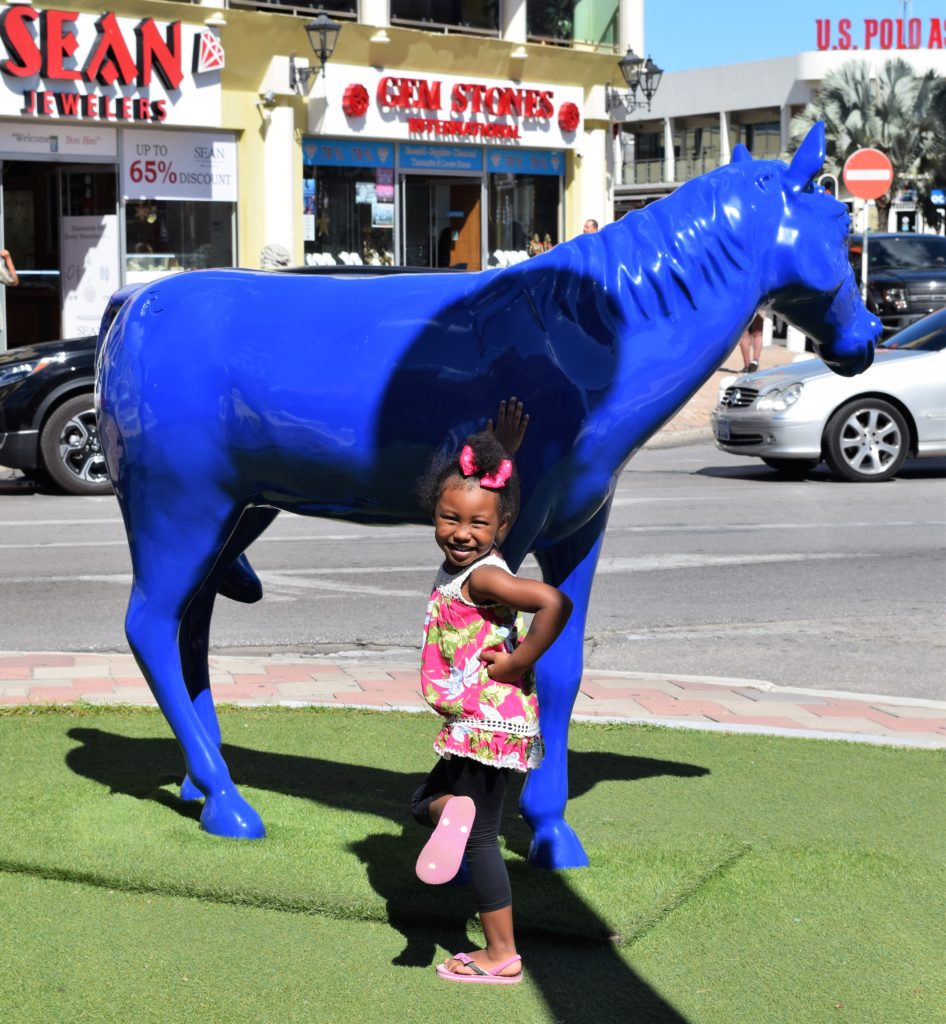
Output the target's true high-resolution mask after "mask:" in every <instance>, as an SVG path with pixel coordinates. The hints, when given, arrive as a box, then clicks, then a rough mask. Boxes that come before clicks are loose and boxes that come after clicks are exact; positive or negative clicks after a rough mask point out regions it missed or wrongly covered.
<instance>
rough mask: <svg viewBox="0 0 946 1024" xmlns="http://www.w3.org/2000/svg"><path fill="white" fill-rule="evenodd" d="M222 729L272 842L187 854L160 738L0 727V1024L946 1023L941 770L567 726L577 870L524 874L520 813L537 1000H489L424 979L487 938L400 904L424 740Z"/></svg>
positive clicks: (269, 723)
mask: <svg viewBox="0 0 946 1024" xmlns="http://www.w3.org/2000/svg"><path fill="white" fill-rule="evenodd" d="M221 721H222V726H223V732H224V741H225V755H226V757H227V760H228V763H229V765H230V767H231V771H232V774H233V776H234V778H235V780H236V781H237V782H238V784H239V785H240V786H241V790H242V792H243V793H244V795H245V796H246V797H247V798H248V799H249V800H250V801H251V802H252V803H253V804H254V806H255V807H256V808H257V809H258V810H259V811H260V812H261V814H262V815H263V818H264V820H265V821H266V824H267V829H268V837H267V839H266V840H264V841H262V842H236V841H232V840H221V839H217V838H214V837H211V836H208V835H206V834H204V833H202V832H201V831H200V829H199V827H198V824H197V816H198V814H199V805H189V804H184V803H182V802H181V801H180V800H179V799H178V798H177V795H176V794H177V783H178V782H179V778H180V774H181V760H180V754H179V752H178V750H177V747H176V745H175V743H174V742H173V740H172V739H171V738H170V737H169V734H168V731H167V726H166V724H165V722H164V720H163V719H162V718H161V716H160V715H159V714H157V713H156V712H148V711H126V712H123V711H120V710H109V711H100V710H98V709H95V710H91V709H90V710H87V711H83V712H74V711H67V710H55V711H52V710H51V711H42V712H26V713H23V712H19V713H8V714H2V715H0V886H2V889H3V892H2V893H0V901H2V902H0V964H2V965H3V969H2V970H0V1019H2V1020H3V1021H4V1022H6V1021H10V1022H19V1021H23V1022H27V1021H29V1022H32V1021H44V1022H45V1021H59V1020H72V1019H76V1020H90V1021H112V1020H115V1021H119V1020H122V1021H135V1022H137V1021H151V1020H154V1021H168V1022H172V1021H178V1020H180V1021H198V1020H199V1021H218V1020H219V1021H221V1022H223V1021H227V1022H230V1021H234V1022H242V1021H253V1022H261V1021H269V1020H272V1021H280V1022H283V1021H295V1020H300V1021H301V1020H306V1021H323V1020H324V1021H333V1022H334V1021H339V1022H342V1024H346V1022H348V1021H352V1022H354V1021H365V1020H368V1021H388V1020H391V1021H398V1022H400V1021H404V1022H411V1021H415V1020H416V1021H431V1022H433V1021H439V1020H441V1019H449V1016H451V1015H453V1014H455V1013H467V1012H475V1013H477V1014H480V1013H487V1014H490V1015H495V1014H497V1013H498V1014H501V1015H502V1016H503V1017H508V1016H509V1015H510V1012H512V1008H514V1009H515V1013H516V1015H517V1016H519V1017H520V1018H521V1019H522V1020H524V1021H568V1022H571V1021H575V1022H578V1021H586V1020H592V1019H593V1020H596V1021H603V1022H604V1021H611V1020H614V1021H617V1020H628V1021H639V1022H642V1024H646V1022H650V1021H652V1022H658V1024H683V1022H692V1024H698V1022H699V1024H703V1022H706V1024H710V1022H712V1024H717V1022H718V1024H740V1022H746V1024H768V1022H773V1024H774V1022H786V1024H789V1022H790V1024H796V1022H797V1024H808V1022H812V1024H815V1022H820V1021H823V1020H844V1021H857V1022H861V1021H863V1022H870V1024H872V1022H874V1021H876V1022H878V1024H881V1022H882V1024H895V1022H901V1021H902V1022H903V1024H924V1022H925V1021H931V1022H932V1021H934V1020H939V1019H940V1013H941V1010H942V998H943V986H942V979H943V959H942V954H941V952H940V949H941V947H942V915H943V909H944V901H943V893H944V891H946V888H944V880H946V879H944V871H943V845H944V844H943V840H944V813H943V811H944V805H943V797H942V792H943V787H942V783H943V781H944V774H946V772H944V766H946V757H944V755H943V753H942V752H938V751H924V750H904V749H896V748H888V747H875V746H868V745H866V744H847V743H835V742H824V741H806V740H798V739H781V738H774V737H762V736H746V735H727V734H720V733H703V732H691V731H677V730H665V729H656V728H643V727H630V726H614V725H612V726H607V725H576V726H574V727H573V729H572V733H571V747H572V753H571V760H570V780H571V788H572V799H571V801H570V804H569V811H568V817H569V821H570V822H571V823H572V825H573V826H574V827H575V828H576V829H577V831H578V832H579V834H580V835H581V837H582V840H583V842H584V844H585V847H586V849H587V850H588V852H589V855H590V857H591V860H592V866H591V868H590V869H587V870H583V871H569V872H545V871H536V870H533V869H531V868H529V867H528V865H527V864H526V863H525V860H524V856H525V854H526V852H527V849H528V842H529V832H528V829H527V828H526V827H525V825H524V824H523V823H522V822H521V820H520V819H519V818H518V816H517V815H516V809H515V798H514V795H513V796H512V797H511V798H510V800H509V801H508V806H507V816H506V821H505V823H504V845H505V850H506V857H507V862H508V864H509V868H510V874H511V877H512V883H513V894H514V900H515V910H516V919H517V926H518V929H519V941H520V946H521V947H522V949H521V951H522V952H523V955H524V957H525V958H526V961H527V973H528V979H527V981H526V982H525V983H524V984H523V985H521V986H518V988H516V989H496V988H486V987H485V986H469V985H463V986H461V985H447V984H445V983H443V982H439V981H438V980H437V979H436V977H435V976H434V975H433V970H432V967H431V964H433V963H435V962H436V961H437V959H438V958H442V956H443V954H444V953H445V952H446V951H448V950H454V949H462V948H470V946H471V944H472V943H474V942H476V941H477V928H476V924H475V918H474V917H473V916H472V914H471V911H472V906H471V894H470V892H469V890H468V889H465V888H460V887H440V888H428V887H425V886H422V885H421V884H420V883H419V882H418V881H417V880H416V878H415V877H414V875H413V862H414V859H415V858H416V855H417V852H418V850H419V847H420V845H421V843H422V842H423V838H424V834H423V832H422V831H421V830H420V829H419V828H417V826H415V825H414V824H413V823H412V822H411V821H410V820H409V818H408V814H407V805H408V802H409V799H410V795H411V793H412V792H413V790H414V789H415V788H416V786H417V785H419V783H420V781H421V779H422V778H423V775H424V774H425V772H426V771H427V770H428V769H429V767H430V766H431V764H432V761H433V753H432V751H431V749H430V743H431V740H432V736H433V732H434V729H433V728H432V726H433V725H434V724H435V723H434V722H433V720H432V719H431V718H430V717H428V716H416V715H405V714H397V713H390V714H375V713H369V712H351V711H338V710H319V709H294V710H286V709H262V708H261V709H224V710H223V711H222V714H221ZM185 978H186V980H184V979H185ZM498 1000H501V1001H502V1007H500V1004H499V1002H498ZM510 1000H514V1001H510ZM591 1006H594V1007H595V1008H596V1009H595V1011H594V1013H591V1011H590V1007H591ZM504 1008H505V1009H504ZM8 1010H9V1011H12V1012H8ZM80 1010H81V1013H80Z"/></svg>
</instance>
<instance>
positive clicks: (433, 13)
mask: <svg viewBox="0 0 946 1024" xmlns="http://www.w3.org/2000/svg"><path fill="white" fill-rule="evenodd" d="M391 22H392V23H393V24H396V23H398V22H405V23H407V24H434V25H448V26H451V27H454V28H471V29H481V30H484V31H494V32H495V31H497V30H498V29H499V3H498V0H391Z"/></svg>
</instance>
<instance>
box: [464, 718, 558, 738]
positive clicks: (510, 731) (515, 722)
mask: <svg viewBox="0 0 946 1024" xmlns="http://www.w3.org/2000/svg"><path fill="white" fill-rule="evenodd" d="M447 725H467V726H469V727H470V728H471V729H478V730H479V731H480V732H504V733H506V734H507V735H509V736H522V737H524V738H525V739H529V737H531V736H538V735H539V723H538V722H527V721H526V720H525V719H524V718H475V717H473V716H472V715H465V716H463V717H459V716H457V715H451V716H450V717H449V718H448V719H447Z"/></svg>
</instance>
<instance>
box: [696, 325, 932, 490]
mask: <svg viewBox="0 0 946 1024" xmlns="http://www.w3.org/2000/svg"><path fill="white" fill-rule="evenodd" d="M712 421H713V431H714V433H715V436H716V444H717V446H718V447H719V448H721V449H722V450H723V451H725V452H731V453H732V454H733V455H749V456H753V457H755V458H760V459H762V461H763V462H764V463H765V464H766V465H767V466H771V467H772V468H773V469H777V470H779V471H780V472H783V473H789V474H795V475H804V474H805V473H808V472H810V471H811V470H812V469H814V468H815V466H817V465H818V464H819V463H820V462H821V461H822V459H823V460H824V461H825V462H827V464H828V466H829V467H830V469H831V472H832V473H833V474H834V476H835V477H836V478H838V479H840V480H862V481H876V480H886V479H888V478H889V477H892V476H893V475H894V474H895V473H896V472H897V470H898V469H899V468H900V467H901V465H902V464H903V461H904V460H905V459H906V458H907V457H908V456H913V457H918V458H924V457H927V456H935V455H946V309H941V310H939V312H937V313H933V314H932V315H931V316H928V317H925V318H924V319H922V320H918V321H916V322H915V323H913V324H911V325H910V326H909V327H907V328H906V329H905V330H903V331H901V332H900V333H899V334H896V335H894V336H893V337H892V338H890V339H888V340H887V341H885V342H883V343H882V344H881V345H880V346H879V347H878V349H877V356H876V359H875V360H874V364H873V366H871V367H870V369H868V370H867V371H865V372H864V373H862V374H860V375H858V376H856V377H840V376H838V375H837V374H836V373H833V372H832V371H831V370H829V369H828V367H827V366H825V364H824V363H823V362H822V361H821V360H820V359H806V360H804V361H803V362H798V363H790V364H789V365H787V366H778V367H773V368H772V369H769V370H761V371H759V372H757V373H749V374H743V375H741V376H739V377H737V378H736V379H735V381H733V382H732V383H731V384H730V385H729V386H727V387H726V388H725V389H724V391H723V394H722V396H721V398H720V401H719V404H718V405H717V407H716V409H715V410H714V411H713V414H712Z"/></svg>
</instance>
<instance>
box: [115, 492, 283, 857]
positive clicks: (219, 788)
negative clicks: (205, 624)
mask: <svg viewBox="0 0 946 1024" xmlns="http://www.w3.org/2000/svg"><path fill="white" fill-rule="evenodd" d="M217 497H218V498H220V497H221V496H220V495H219V492H218V494H217ZM122 501H123V505H124V506H125V507H124V508H123V511H124V512H125V514H126V523H127V524H128V525H129V530H128V533H129V538H130V540H131V555H132V569H133V580H132V588H131V597H130V598H129V601H128V611H127V614H126V616H125V634H126V636H127V637H128V643H129V645H130V646H131V649H132V652H133V653H134V655H135V658H136V660H137V661H138V665H139V666H140V668H141V671H142V673H143V675H144V677H145V679H146V680H147V682H148V685H149V686H150V687H151V692H152V693H153V694H154V697H155V699H156V700H157V702H158V706H159V707H160V708H161V711H162V712H163V713H164V717H165V718H166V719H167V720H168V724H169V725H170V726H171V729H172V731H173V733H174V735H175V737H176V738H177V741H178V743H179V744H180V745H181V749H182V750H183V752H184V760H185V762H186V764H187V774H188V776H189V778H190V779H191V781H192V782H193V783H194V785H195V786H196V788H197V789H198V790H199V791H200V793H201V794H202V795H203V796H204V797H205V801H204V809H203V811H202V812H201V816H200V823H201V826H202V827H203V828H204V829H205V830H206V831H207V832H210V833H211V834H213V835H220V836H232V837H235V838H245V839H257V838H260V837H262V836H264V835H265V834H266V830H265V828H264V827H263V822H262V819H261V818H260V816H259V815H258V814H257V813H256V811H255V810H254V809H253V808H252V807H251V806H250V805H249V804H248V803H247V802H246V801H245V800H244V799H243V797H242V796H240V793H239V792H238V790H237V788H236V786H235V785H234V784H233V781H232V780H231V778H230V773H229V772H228V771H227V766H226V764H225V763H224V760H223V757H222V756H221V754H220V750H219V748H218V746H217V743H218V738H217V736H214V735H211V734H209V733H208V731H207V728H206V727H205V725H204V723H203V722H202V721H201V718H200V716H199V715H198V713H197V711H196V710H195V708H194V704H193V701H192V699H191V695H190V693H189V691H188V687H187V684H186V682H185V680H184V672H183V665H182V662H181V652H180V647H179V636H180V629H181V624H182V620H183V618H184V616H185V613H186V611H187V609H188V607H189V606H190V605H191V603H192V602H193V600H194V599H195V598H196V597H197V596H198V595H199V593H200V591H201V588H202V587H203V585H204V583H205V581H207V580H208V579H209V578H210V577H211V574H212V572H213V568H214V565H215V564H219V562H218V559H219V555H220V553H221V552H222V551H224V550H225V548H226V546H227V542H228V540H229V538H230V536H231V534H232V533H233V532H234V529H235V527H236V525H237V523H238V521H239V515H240V511H239V510H238V509H236V508H234V507H233V506H232V505H231V504H229V503H225V502H224V501H223V500H218V501H216V502H210V501H204V502H202V503H201V505H200V507H199V508H195V507H194V498H193V496H191V495H190V494H189V493H188V492H187V490H186V489H181V490H179V491H168V492H165V496H164V503H163V505H161V507H159V503H156V502H154V501H153V500H148V501H145V500H144V497H143V496H141V495H129V494H127V493H125V494H123V495H122ZM132 510H134V511H136V512H138V511H139V510H140V511H141V512H142V513H143V514H142V515H140V516H136V515H131V514H129V513H130V512H131V511H132ZM234 557H235V555H234ZM232 560H233V559H232V558H231V559H230V560H229V561H228V562H226V563H224V564H225V565H226V566H227V567H228V568H229V565H230V563H231V562H232ZM208 607H209V606H208V605H206V604H205V605H204V606H203V612H204V614H205V615H206V613H207V609H208Z"/></svg>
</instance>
